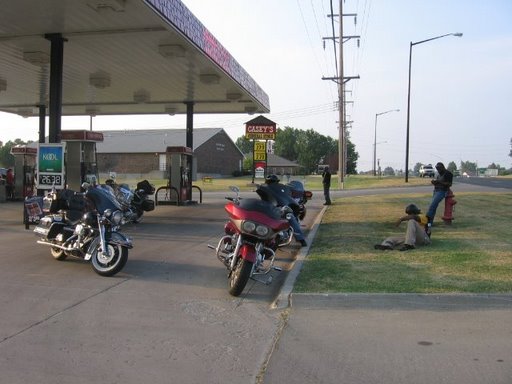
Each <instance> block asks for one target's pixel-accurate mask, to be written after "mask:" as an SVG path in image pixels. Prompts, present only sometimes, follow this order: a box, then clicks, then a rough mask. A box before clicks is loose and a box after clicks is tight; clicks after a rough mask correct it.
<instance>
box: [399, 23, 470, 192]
mask: <svg viewBox="0 0 512 384" xmlns="http://www.w3.org/2000/svg"><path fill="white" fill-rule="evenodd" d="M446 36H456V37H462V33H460V32H457V33H447V34H445V35H441V36H436V37H431V38H430V39H426V40H421V41H417V42H415V43H413V42H412V41H411V42H410V44H409V85H408V88H407V133H406V135H405V182H406V183H408V182H409V116H410V111H411V63H412V47H413V46H415V45H418V44H423V43H426V42H428V41H432V40H437V39H440V38H442V37H446Z"/></svg>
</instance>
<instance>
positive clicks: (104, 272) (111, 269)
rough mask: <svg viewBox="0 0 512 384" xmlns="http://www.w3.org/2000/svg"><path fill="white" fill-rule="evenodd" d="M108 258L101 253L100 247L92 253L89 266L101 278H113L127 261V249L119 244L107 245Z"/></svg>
mask: <svg viewBox="0 0 512 384" xmlns="http://www.w3.org/2000/svg"><path fill="white" fill-rule="evenodd" d="M107 247H108V256H107V255H104V254H103V252H101V245H100V244H99V243H98V245H97V246H96V247H95V248H94V250H93V251H92V257H91V265H92V269H94V272H96V273H97V274H98V275H101V276H114V275H115V274H116V273H117V272H119V271H120V270H121V269H123V267H124V266H125V264H126V262H127V261H128V248H126V247H123V246H121V245H119V244H115V243H108V244H107Z"/></svg>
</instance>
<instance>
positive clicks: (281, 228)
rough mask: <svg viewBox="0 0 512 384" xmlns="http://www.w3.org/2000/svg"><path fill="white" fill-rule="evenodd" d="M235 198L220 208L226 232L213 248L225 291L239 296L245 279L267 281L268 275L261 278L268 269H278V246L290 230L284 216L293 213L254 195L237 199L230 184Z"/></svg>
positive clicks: (287, 241)
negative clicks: (225, 219) (223, 273)
mask: <svg viewBox="0 0 512 384" xmlns="http://www.w3.org/2000/svg"><path fill="white" fill-rule="evenodd" d="M230 189H231V190H232V191H233V192H235V193H236V197H234V198H233V197H226V199H227V200H230V201H229V202H228V203H227V204H226V206H225V207H224V209H225V210H226V212H227V213H228V215H229V221H228V222H227V223H226V224H225V225H224V231H225V233H226V235H225V236H223V237H222V238H221V239H220V241H219V243H218V245H217V246H216V247H215V246H213V245H208V247H209V248H211V249H215V251H216V254H217V257H218V258H219V260H220V261H221V262H222V263H223V264H224V265H225V266H226V268H227V269H228V271H229V272H228V279H229V293H230V294H231V295H233V296H239V295H240V294H241V293H242V291H243V290H244V288H245V286H246V284H247V282H248V281H249V279H253V280H255V281H257V282H260V283H263V284H270V283H271V282H272V276H269V278H268V279H267V280H261V279H259V278H258V275H267V274H268V273H269V272H270V271H271V270H277V271H281V268H279V267H277V266H275V265H274V259H275V257H276V254H275V251H276V250H277V248H278V247H281V246H285V245H288V244H290V242H291V240H292V238H293V229H292V228H291V227H290V224H289V223H288V220H287V218H286V215H291V214H293V213H292V211H291V209H290V208H288V207H282V208H277V207H276V206H274V205H272V204H271V203H269V202H266V201H262V200H260V199H255V198H247V199H245V198H244V199H241V198H240V194H239V193H240V190H239V188H238V187H230Z"/></svg>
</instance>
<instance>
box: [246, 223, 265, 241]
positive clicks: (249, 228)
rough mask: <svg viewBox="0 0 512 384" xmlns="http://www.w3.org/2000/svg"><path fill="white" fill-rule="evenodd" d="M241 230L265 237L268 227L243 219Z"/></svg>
mask: <svg viewBox="0 0 512 384" xmlns="http://www.w3.org/2000/svg"><path fill="white" fill-rule="evenodd" d="M242 230H243V231H244V232H247V233H254V234H256V235H257V236H260V237H265V236H267V235H268V234H269V232H270V229H269V228H268V227H267V226H265V225H260V224H256V223H254V222H252V221H244V223H243V225H242Z"/></svg>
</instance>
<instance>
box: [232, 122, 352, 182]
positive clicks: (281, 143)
mask: <svg viewBox="0 0 512 384" xmlns="http://www.w3.org/2000/svg"><path fill="white" fill-rule="evenodd" d="M338 143H339V141H338V140H335V139H333V138H332V137H330V136H324V135H321V134H320V133H318V132H316V131H315V130H313V129H308V130H301V129H297V128H293V127H288V126H287V127H284V128H283V129H281V128H278V129H277V133H276V139H275V140H274V145H273V148H274V154H275V155H277V156H280V157H282V158H285V159H287V160H290V161H295V162H297V163H298V164H300V166H301V167H302V168H303V171H304V173H306V174H310V173H313V172H315V171H316V170H317V168H318V165H319V164H329V165H331V167H332V168H333V169H337V168H338V166H337V165H338V161H337V159H338ZM235 144H236V146H237V147H238V148H239V149H240V151H242V153H244V154H245V155H247V154H250V153H252V151H253V141H252V140H249V139H247V138H246V137H245V136H240V137H239V138H238V139H236V143H235ZM358 158H359V154H358V153H357V152H356V150H355V145H354V144H353V143H352V142H351V141H350V138H349V137H347V173H348V174H356V173H357V160H358ZM332 163H335V165H336V166H333V165H334V164H332ZM244 168H246V170H250V169H252V168H253V164H252V158H247V159H246V162H244Z"/></svg>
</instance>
